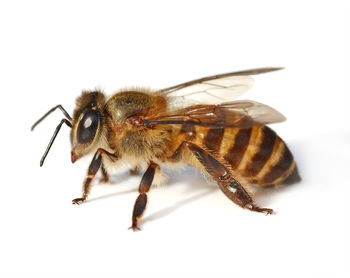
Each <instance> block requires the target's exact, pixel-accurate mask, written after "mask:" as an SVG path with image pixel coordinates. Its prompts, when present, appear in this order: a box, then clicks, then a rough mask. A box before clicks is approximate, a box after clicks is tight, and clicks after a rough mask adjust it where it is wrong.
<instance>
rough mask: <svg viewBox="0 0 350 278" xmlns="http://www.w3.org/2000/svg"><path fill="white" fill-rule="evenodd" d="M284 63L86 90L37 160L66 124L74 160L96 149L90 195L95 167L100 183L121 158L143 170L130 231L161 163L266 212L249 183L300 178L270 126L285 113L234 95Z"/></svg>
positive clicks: (90, 173)
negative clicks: (191, 171) (157, 85)
mask: <svg viewBox="0 0 350 278" xmlns="http://www.w3.org/2000/svg"><path fill="white" fill-rule="evenodd" d="M279 69H281V68H261V69H253V70H246V71H240V72H231V73H225V74H220V75H214V76H209V77H204V78H201V79H196V80H193V81H189V82H186V83H182V84H179V85H176V86H173V87H169V88H166V89H162V90H149V89H140V88H132V89H125V90H120V91H118V92H116V93H115V94H114V95H112V96H111V97H110V98H109V99H106V96H105V95H104V93H103V92H102V91H99V90H94V91H83V92H82V95H81V96H80V97H78V98H77V100H76V107H75V110H74V113H73V117H71V116H70V115H69V114H68V113H67V111H66V110H65V109H64V108H63V107H62V106H61V105H57V106H55V107H53V108H52V109H51V110H49V111H48V112H47V113H46V114H45V115H44V116H42V117H41V118H40V119H39V120H38V121H37V122H35V124H34V125H33V126H32V130H33V129H34V128H35V127H36V126H37V125H38V124H39V123H40V122H41V121H42V120H43V119H45V118H46V117H47V116H48V115H49V114H50V113H52V112H53V111H55V110H56V109H60V110H61V111H62V112H63V114H64V116H65V118H63V119H62V120H61V122H60V123H59V125H58V126H57V128H56V130H55V132H54V134H53V136H52V138H51V140H50V142H49V144H48V146H47V149H46V151H45V153H44V155H43V156H42V158H41V161H40V166H42V165H43V163H44V160H45V158H46V156H47V154H48V152H49V150H50V148H51V146H52V144H53V142H54V140H55V138H56V136H57V134H58V132H59V130H60V128H61V126H62V125H63V124H66V125H67V126H68V127H70V128H71V136H70V139H71V145H72V149H71V160H72V163H74V162H75V161H77V160H78V159H79V158H81V157H83V156H85V155H87V154H94V155H93V158H92V161H91V163H90V166H89V168H88V171H87V176H86V178H85V180H84V183H83V187H82V196H81V197H80V198H76V199H74V200H73V201H72V202H73V204H81V203H83V202H84V201H86V200H87V198H88V196H89V193H90V190H91V187H92V181H93V179H94V178H95V175H96V174H97V172H98V171H99V170H101V173H102V179H103V181H105V182H107V181H108V180H109V174H108V171H109V170H111V167H118V165H120V164H119V163H120V162H125V163H127V164H128V165H130V166H131V169H133V171H132V172H134V173H135V172H136V171H137V169H145V172H144V174H143V176H142V179H141V182H140V185H139V189H138V191H139V195H138V197H137V199H136V201H135V204H134V208H133V212H132V225H131V227H130V228H131V229H133V230H134V231H136V230H139V223H140V220H141V218H142V216H143V214H144V212H145V208H146V205H147V202H148V197H147V194H148V192H149V190H150V187H151V185H152V184H154V183H156V180H157V177H159V176H161V173H162V172H161V171H162V169H163V168H165V167H167V168H169V167H170V168H173V167H182V166H183V165H189V166H192V167H195V168H198V169H200V171H201V172H202V173H203V174H204V175H206V176H208V177H210V178H211V179H212V180H214V181H215V182H216V183H217V184H218V186H219V188H220V189H221V191H222V192H223V193H224V194H225V195H226V196H227V197H228V198H229V199H230V200H232V201H233V202H234V203H235V204H237V205H239V206H240V207H242V208H245V209H248V210H251V211H256V212H262V213H265V214H271V213H272V212H273V210H272V209H270V208H263V207H259V206H258V205H257V204H256V203H255V202H254V199H253V197H252V196H251V194H250V193H248V191H247V190H246V185H255V186H258V187H268V186H279V185H286V184H291V183H295V182H298V181H300V176H299V174H298V170H297V166H296V163H295V161H294V159H293V155H292V153H291V152H290V150H289V149H288V147H287V145H286V143H284V141H283V140H282V139H281V138H280V137H279V136H278V135H277V134H276V133H275V132H274V131H273V130H272V129H271V128H269V127H268V126H266V125H267V124H271V123H277V122H282V121H284V120H285V117H284V116H283V115H282V114H281V113H279V112H278V111H276V110H275V109H273V108H271V107H269V106H267V105H265V104H262V103H258V102H255V101H250V100H236V101H234V99H235V98H237V97H238V96H240V95H241V94H242V93H244V92H245V91H247V90H248V89H249V88H250V87H251V85H252V82H253V79H252V77H251V75H256V74H261V73H266V72H272V71H276V70H279Z"/></svg>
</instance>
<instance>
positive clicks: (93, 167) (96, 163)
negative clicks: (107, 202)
mask: <svg viewBox="0 0 350 278" xmlns="http://www.w3.org/2000/svg"><path fill="white" fill-rule="evenodd" d="M103 154H106V155H107V156H108V157H109V158H110V159H112V157H113V158H116V159H118V157H117V156H116V155H115V154H112V153H109V152H107V151H106V150H104V149H101V148H100V149H98V150H97V151H96V153H95V155H94V157H93V158H92V161H91V163H90V166H89V169H88V173H87V177H86V178H85V181H84V184H83V188H82V192H83V194H82V197H81V198H76V199H74V200H72V203H73V204H78V205H80V204H81V203H82V202H84V201H86V199H87V197H88V196H89V194H90V190H91V187H92V183H91V182H92V180H93V178H94V177H95V175H96V173H97V171H98V170H99V169H100V167H101V164H102V155H103Z"/></svg>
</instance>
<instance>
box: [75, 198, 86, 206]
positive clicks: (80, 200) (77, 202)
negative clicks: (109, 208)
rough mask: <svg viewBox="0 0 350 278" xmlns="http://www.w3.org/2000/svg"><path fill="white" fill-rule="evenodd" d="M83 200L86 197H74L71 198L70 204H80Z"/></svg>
mask: <svg viewBox="0 0 350 278" xmlns="http://www.w3.org/2000/svg"><path fill="white" fill-rule="evenodd" d="M85 200H86V198H76V199H74V200H72V204H73V205H80V204H82V203H83V202H84V201H85Z"/></svg>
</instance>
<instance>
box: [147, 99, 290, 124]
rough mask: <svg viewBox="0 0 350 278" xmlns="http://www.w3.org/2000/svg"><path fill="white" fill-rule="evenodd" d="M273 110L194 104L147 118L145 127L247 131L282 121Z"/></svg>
mask: <svg viewBox="0 0 350 278" xmlns="http://www.w3.org/2000/svg"><path fill="white" fill-rule="evenodd" d="M285 119H286V118H285V117H284V116H283V115H282V114H281V113H280V112H278V111H277V110H275V109H273V108H272V107H270V106H268V105H265V104H262V103H259V102H255V101H250V100H242V101H233V102H226V103H221V104H217V105H195V106H190V107H187V108H184V109H181V110H178V111H176V112H174V113H171V114H164V115H159V116H155V117H152V116H149V117H146V118H145V119H144V120H143V125H144V126H153V125H159V124H184V125H198V126H205V127H211V128H230V127H231V128H237V127H239V128H248V127H252V126H255V125H266V124H271V123H278V122H283V121H285Z"/></svg>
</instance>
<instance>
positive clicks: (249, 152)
mask: <svg viewBox="0 0 350 278" xmlns="http://www.w3.org/2000/svg"><path fill="white" fill-rule="evenodd" d="M261 131H262V128H261V127H260V126H255V127H253V128H252V133H251V135H250V139H249V143H248V147H247V149H246V151H245V153H244V155H243V158H242V160H241V162H240V163H239V165H238V167H237V169H238V170H239V171H244V170H245V168H246V167H247V165H248V163H250V162H251V160H252V158H253V156H254V155H255V154H256V153H257V152H258V151H259V146H260V144H261V142H262V139H263V132H261Z"/></svg>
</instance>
